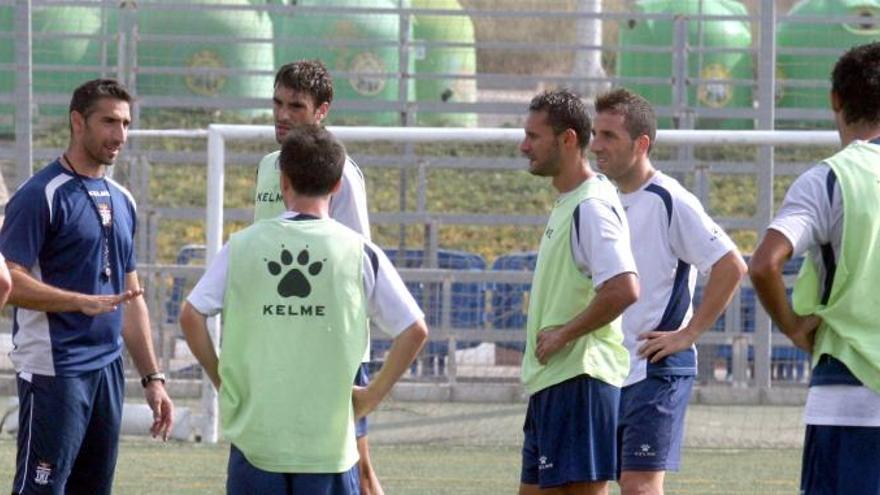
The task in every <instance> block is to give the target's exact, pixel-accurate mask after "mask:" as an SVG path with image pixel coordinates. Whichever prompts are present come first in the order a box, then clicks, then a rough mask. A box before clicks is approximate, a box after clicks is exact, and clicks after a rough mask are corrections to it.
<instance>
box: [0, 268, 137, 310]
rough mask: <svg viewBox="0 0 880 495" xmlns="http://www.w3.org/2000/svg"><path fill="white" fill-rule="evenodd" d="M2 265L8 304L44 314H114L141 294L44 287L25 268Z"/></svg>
mask: <svg viewBox="0 0 880 495" xmlns="http://www.w3.org/2000/svg"><path fill="white" fill-rule="evenodd" d="M6 263H7V265H8V266H9V273H10V275H11V278H12V292H11V293H10V294H9V303H10V304H12V305H14V306H18V307H20V308H26V309H31V310H34V311H42V312H46V313H59V312H64V311H78V312H80V313H83V314H86V315H89V316H95V315H99V314H101V313H109V312H111V311H116V308H117V307H118V306H119V305H120V304H123V303H127V302H129V301H131V300H132V299H134V298H136V297H139V296H140V295H141V294H143V291H142V290H140V289H137V290H136V291H133V290H126V291H124V292H123V293H122V294H111V295H90V294H80V293H78V292H72V291H67V290H64V289H59V288H57V287H53V286H51V285H49V284H45V283H43V282H41V281H39V280H37V279H36V278H34V276H33V275H31V273H30V271H29V270H28V269H26V268H25V267H23V266H21V265H19V264H17V263H13V262H11V261H8V260H7V262H6Z"/></svg>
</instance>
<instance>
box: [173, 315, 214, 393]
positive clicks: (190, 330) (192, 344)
mask: <svg viewBox="0 0 880 495" xmlns="http://www.w3.org/2000/svg"><path fill="white" fill-rule="evenodd" d="M180 328H181V330H183V337H184V338H185V339H186V344H187V345H188V346H189V348H190V350H191V351H192V354H193V356H194V357H195V358H196V361H198V362H199V365H201V366H202V368H204V369H205V373H207V374H208V377H209V378H210V379H211V383H213V384H214V386H215V387H217V388H220V374H219V372H218V361H219V360H218V358H217V351H216V350H215V349H214V343H213V342H212V341H211V335H210V334H209V333H208V322H207V317H206V316H205V315H203V314H201V313H199V312H198V311H197V310H196V309H195V308H194V307H193V306H192V305H191V304H190V303H189V302H186V303H184V304H183V309H181V311H180Z"/></svg>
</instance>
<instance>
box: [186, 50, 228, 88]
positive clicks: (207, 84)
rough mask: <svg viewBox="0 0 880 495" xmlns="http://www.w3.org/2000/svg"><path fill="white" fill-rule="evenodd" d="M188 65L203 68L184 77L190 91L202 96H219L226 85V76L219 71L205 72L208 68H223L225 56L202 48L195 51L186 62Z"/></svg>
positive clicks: (193, 67)
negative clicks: (218, 72)
mask: <svg viewBox="0 0 880 495" xmlns="http://www.w3.org/2000/svg"><path fill="white" fill-rule="evenodd" d="M186 66H187V67H189V68H192V69H201V70H200V71H199V72H198V73H196V74H190V75H188V76H186V77H185V78H184V80H185V81H186V87H187V88H189V90H190V91H192V92H193V93H195V94H197V95H201V96H217V95H218V94H219V93H220V91H221V90H222V89H223V86H225V85H226V76H224V75H222V74H217V73H211V72H207V71H205V72H203V70H206V69H208V70H209V69H223V68H225V67H226V64H224V63H223V58H222V57H220V55H217V53H215V52H214V51H212V50H202V51H200V52H196V53H193V54H192V55H191V56H190V57H189V59H188V60H187V62H186Z"/></svg>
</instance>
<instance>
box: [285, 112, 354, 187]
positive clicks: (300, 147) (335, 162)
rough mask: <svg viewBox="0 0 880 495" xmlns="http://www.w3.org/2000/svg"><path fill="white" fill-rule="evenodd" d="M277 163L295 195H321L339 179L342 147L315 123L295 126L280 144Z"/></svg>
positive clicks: (343, 161) (343, 152)
mask: <svg viewBox="0 0 880 495" xmlns="http://www.w3.org/2000/svg"><path fill="white" fill-rule="evenodd" d="M278 164H279V167H280V168H281V173H283V174H284V175H285V177H287V180H289V181H290V185H291V186H292V187H293V190H294V191H296V192H297V194H302V195H304V196H312V197H317V196H324V195H327V194H330V192H331V191H332V190H333V186H335V185H336V183H337V182H339V179H340V178H342V168H343V167H344V166H345V147H344V146H342V143H340V142H339V141H338V140H337V139H336V137H334V136H333V134H331V133H330V131H328V130H327V129H324V128H323V127H321V126H319V125H317V124H308V125H299V126H295V127H293V128H292V129H291V130H290V132H289V133H287V137H285V138H284V143H282V144H281V155H280V156H279V158H278Z"/></svg>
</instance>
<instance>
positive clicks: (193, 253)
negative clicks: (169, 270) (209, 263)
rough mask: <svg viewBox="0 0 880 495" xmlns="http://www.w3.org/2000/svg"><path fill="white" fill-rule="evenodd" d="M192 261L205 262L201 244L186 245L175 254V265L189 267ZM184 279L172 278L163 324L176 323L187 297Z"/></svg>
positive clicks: (203, 247)
mask: <svg viewBox="0 0 880 495" xmlns="http://www.w3.org/2000/svg"><path fill="white" fill-rule="evenodd" d="M194 261H200V262H202V263H204V262H205V246H203V245H201V244H187V245H186V246H183V247H182V248H180V251H178V252H177V260H176V264H178V265H189V264H190V263H192V262H194ZM185 291H186V278H185V277H174V280H173V282H172V285H171V294H170V295H169V296H168V300H167V301H166V302H165V323H176V322H177V318H178V317H179V316H180V307H181V305H182V304H183V299H184V298H185V297H186V296H187V294H186V293H185Z"/></svg>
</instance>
